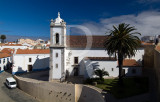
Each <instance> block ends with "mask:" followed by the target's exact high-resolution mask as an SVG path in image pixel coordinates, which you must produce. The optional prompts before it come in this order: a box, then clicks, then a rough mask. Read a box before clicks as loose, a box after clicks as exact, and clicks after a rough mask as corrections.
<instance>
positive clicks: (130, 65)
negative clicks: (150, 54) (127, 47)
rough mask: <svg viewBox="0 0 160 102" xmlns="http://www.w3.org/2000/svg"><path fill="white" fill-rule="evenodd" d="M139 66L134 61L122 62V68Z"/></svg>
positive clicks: (126, 60) (125, 60)
mask: <svg viewBox="0 0 160 102" xmlns="http://www.w3.org/2000/svg"><path fill="white" fill-rule="evenodd" d="M139 66H140V64H138V62H136V60H135V59H124V60H123V67H139Z"/></svg>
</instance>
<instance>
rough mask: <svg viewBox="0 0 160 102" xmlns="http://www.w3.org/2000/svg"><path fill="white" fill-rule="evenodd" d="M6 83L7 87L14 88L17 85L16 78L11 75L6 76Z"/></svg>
mask: <svg viewBox="0 0 160 102" xmlns="http://www.w3.org/2000/svg"><path fill="white" fill-rule="evenodd" d="M6 85H7V86H8V87H9V88H16V87H17V83H16V80H15V79H14V78H13V77H9V78H6Z"/></svg>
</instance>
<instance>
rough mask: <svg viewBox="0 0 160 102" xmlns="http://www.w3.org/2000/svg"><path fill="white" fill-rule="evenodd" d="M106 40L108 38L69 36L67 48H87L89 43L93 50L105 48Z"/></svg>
mask: <svg viewBox="0 0 160 102" xmlns="http://www.w3.org/2000/svg"><path fill="white" fill-rule="evenodd" d="M106 38H107V36H67V46H68V47H73V48H74V47H75V48H76V47H79V48H85V47H86V45H87V43H88V44H91V46H89V47H91V48H104V46H103V45H104V41H105V40H106ZM88 39H89V40H88ZM87 41H88V42H87Z"/></svg>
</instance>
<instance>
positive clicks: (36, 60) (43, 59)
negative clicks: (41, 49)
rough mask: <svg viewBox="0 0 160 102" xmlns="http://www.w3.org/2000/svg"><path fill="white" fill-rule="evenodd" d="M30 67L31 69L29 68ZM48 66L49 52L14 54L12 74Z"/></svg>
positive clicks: (42, 68)
mask: <svg viewBox="0 0 160 102" xmlns="http://www.w3.org/2000/svg"><path fill="white" fill-rule="evenodd" d="M29 68H31V69H29ZM48 68H49V54H14V55H13V68H12V74H17V73H23V72H29V71H37V70H44V69H48Z"/></svg>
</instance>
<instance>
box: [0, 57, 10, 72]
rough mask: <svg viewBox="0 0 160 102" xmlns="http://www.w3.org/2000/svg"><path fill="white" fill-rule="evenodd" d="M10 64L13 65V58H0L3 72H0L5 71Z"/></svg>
mask: <svg viewBox="0 0 160 102" xmlns="http://www.w3.org/2000/svg"><path fill="white" fill-rule="evenodd" d="M4 60H5V61H4ZM8 63H11V57H6V58H0V67H1V70H0V71H3V70H4V68H6V67H7V64H8Z"/></svg>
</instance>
